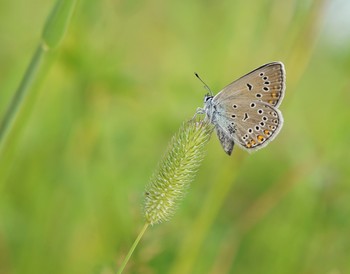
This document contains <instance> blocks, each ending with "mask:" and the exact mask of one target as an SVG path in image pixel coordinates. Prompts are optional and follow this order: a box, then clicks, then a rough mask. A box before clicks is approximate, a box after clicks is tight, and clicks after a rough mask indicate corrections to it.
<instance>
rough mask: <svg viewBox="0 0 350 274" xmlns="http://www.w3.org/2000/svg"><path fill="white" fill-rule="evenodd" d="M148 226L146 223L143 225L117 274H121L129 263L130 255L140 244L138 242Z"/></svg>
mask: <svg viewBox="0 0 350 274" xmlns="http://www.w3.org/2000/svg"><path fill="white" fill-rule="evenodd" d="M148 226H149V223H148V222H147V223H145V225H144V226H143V228H142V229H141V232H140V233H139V235H138V236H137V238H136V240H135V242H134V243H133V245H132V246H131V248H130V250H129V252H128V254H127V255H126V257H125V258H124V260H123V262H122V265H121V266H120V268H119V270H118V272H117V274H121V273H122V272H123V270H124V268H125V266H126V264H127V263H128V261H129V259H130V257H131V255H132V254H133V253H134V251H135V249H136V247H137V245H138V244H139V242H140V240H141V238H142V236H143V234H144V233H145V231H146V230H147V228H148Z"/></svg>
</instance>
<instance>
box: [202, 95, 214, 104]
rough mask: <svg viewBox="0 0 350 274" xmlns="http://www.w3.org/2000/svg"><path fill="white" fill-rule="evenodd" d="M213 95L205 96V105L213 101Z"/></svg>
mask: <svg viewBox="0 0 350 274" xmlns="http://www.w3.org/2000/svg"><path fill="white" fill-rule="evenodd" d="M213 97H214V96H213V95H211V94H209V93H207V94H206V95H205V96H204V104H207V103H208V102H209V101H211V100H212V99H213Z"/></svg>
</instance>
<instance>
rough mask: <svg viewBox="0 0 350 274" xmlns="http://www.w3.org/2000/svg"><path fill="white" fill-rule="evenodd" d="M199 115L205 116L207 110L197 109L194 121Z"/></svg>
mask: <svg viewBox="0 0 350 274" xmlns="http://www.w3.org/2000/svg"><path fill="white" fill-rule="evenodd" d="M198 114H205V110H204V109H203V108H197V110H196V113H195V114H194V115H193V117H192V120H194V119H195V118H196V117H197V115H198Z"/></svg>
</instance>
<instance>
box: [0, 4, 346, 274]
mask: <svg viewBox="0 0 350 274" xmlns="http://www.w3.org/2000/svg"><path fill="white" fill-rule="evenodd" d="M53 5H54V1H44V0H32V1H25V0H16V1H1V2H0V37H1V38H0V39H1V43H0V117H2V116H3V113H4V111H5V110H6V108H7V106H8V104H9V102H10V99H11V97H12V95H13V94H14V91H15V90H16V88H17V86H18V84H19V82H20V80H21V77H22V75H23V73H24V71H25V69H26V67H27V65H28V62H29V60H30V58H31V56H32V54H33V52H34V50H35V48H36V46H37V44H38V41H39V39H40V34H41V30H42V27H43V25H44V23H45V20H46V18H47V16H48V14H49V13H50V11H51V8H52V6H53ZM349 18H350V5H349V1H347V0H336V1H317V0H315V1H312V0H307V1H305V0H288V1H280V0H262V1H243V0H238V1H199V0H197V1H192V0H191V1H161V0H151V1H140V0H132V1H112V0H109V1H107V0H106V1H92V0H85V1H83V0H82V1H80V2H79V3H78V5H77V7H76V10H75V13H74V16H73V19H72V22H71V25H70V27H69V31H68V33H67V36H66V37H65V39H64V41H63V43H62V45H61V46H60V48H59V49H58V50H57V51H56V52H55V53H54V56H53V57H52V61H51V63H50V64H48V65H46V66H45V67H44V69H43V70H42V72H41V74H40V76H41V77H40V80H39V81H38V82H37V84H36V86H35V88H34V89H33V90H32V91H31V93H32V95H31V97H30V98H31V99H30V100H28V101H27V102H26V106H27V107H26V108H27V112H26V113H25V114H24V115H23V117H24V118H23V119H20V120H18V121H17V124H16V127H15V130H14V131H13V132H12V134H11V135H10V137H9V142H8V144H7V146H6V154H3V155H2V158H1V159H0V273H113V271H114V269H116V267H117V266H118V265H120V263H121V261H122V259H123V258H124V256H125V254H126V253H127V251H128V249H129V248H130V246H131V244H132V242H133V241H134V239H135V238H136V236H137V234H138V233H139V231H140V229H141V227H142V226H143V224H144V218H143V213H142V202H143V191H144V187H145V185H146V184H147V182H148V179H149V177H150V176H151V174H152V172H153V171H154V169H155V167H156V166H157V163H158V161H159V159H160V158H161V156H162V155H163V154H164V152H165V150H166V147H167V143H168V142H169V140H170V138H171V136H172V135H173V134H174V133H175V132H177V130H178V128H179V127H180V125H181V124H182V123H183V122H184V121H186V120H187V119H189V118H191V117H192V116H193V114H194V112H195V110H196V108H197V107H200V106H202V105H203V96H204V94H205V90H204V89H203V88H202V84H201V83H200V82H199V81H198V80H197V79H196V78H195V77H194V76H193V72H194V71H197V72H198V73H199V74H200V75H201V76H202V78H203V79H204V80H205V81H206V82H207V84H208V85H209V86H210V87H211V88H212V89H213V90H214V91H215V92H218V91H219V90H220V89H221V88H222V87H223V86H225V85H226V84H228V83H229V82H231V81H232V80H234V79H235V78H237V77H240V76H241V75H243V74H245V73H247V72H248V71H250V70H252V69H254V68H255V67H258V66H260V65H262V64H264V63H267V62H270V61H276V60H279V61H282V62H284V64H285V66H286V72H287V90H286V96H285V99H284V101H283V103H282V105H281V110H282V112H283V114H284V118H285V123H284V127H283V129H282V131H281V133H280V134H279V136H278V137H277V138H276V139H275V141H274V142H272V143H271V144H270V145H269V146H268V147H267V148H265V149H263V150H261V151H259V152H257V153H254V154H251V155H249V154H248V153H246V152H244V151H241V150H240V149H239V148H237V147H236V149H235V150H234V152H233V155H232V157H228V156H227V155H226V154H225V153H224V152H223V150H222V149H221V147H220V144H219V142H218V140H217V138H216V136H214V135H213V136H212V139H211V141H210V143H209V145H208V147H207V156H206V158H205V160H204V162H203V164H202V166H201V169H200V170H199V173H198V174H197V177H196V180H195V181H194V183H193V184H192V187H191V188H190V189H189V190H188V194H187V196H186V197H185V199H184V201H183V203H182V204H181V206H180V208H179V209H178V211H177V212H176V215H175V217H174V218H173V219H172V220H171V221H170V222H168V223H164V224H161V225H157V226H153V227H150V228H149V229H148V230H147V231H146V234H145V235H144V237H143V239H142V241H141V242H140V244H139V246H138V247H137V249H136V251H135V253H134V255H133V257H132V258H131V261H130V262H129V264H128V266H127V269H126V271H125V273H146V274H148V273H150V274H151V273H171V274H177V273H181V274H184V273H269V274H271V273H286V274H288V273H291V274H292V273H305V274H306V273H307V274H313V273H315V274H316V273H317V274H319V273H327V274H341V273H350V185H349V183H350V169H349V164H350V150H349V148H348V147H347V146H348V145H349V141H350V138H349V136H350V127H349V122H350V119H349V118H350V108H349V102H350V92H349V90H350V77H349V76H350V73H349V72H350V20H349Z"/></svg>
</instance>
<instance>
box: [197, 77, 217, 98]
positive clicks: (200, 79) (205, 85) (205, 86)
mask: <svg viewBox="0 0 350 274" xmlns="http://www.w3.org/2000/svg"><path fill="white" fill-rule="evenodd" d="M194 75H196V77H197V78H198V79H199V81H201V82H202V83H203V84H204V88H205V89H206V90H208V91H209V94H210V95H213V92H212V91H211V89H210V87H209V86H208V85H207V84H206V83H205V82H204V81H203V80H202V78H200V77H199V75H198V73H197V72H195V73H194Z"/></svg>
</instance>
